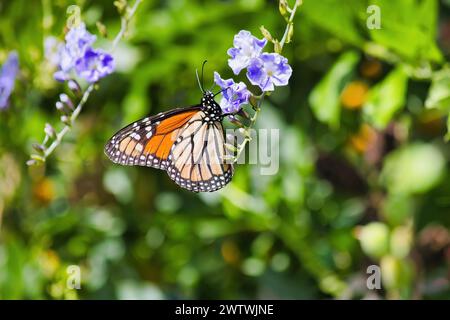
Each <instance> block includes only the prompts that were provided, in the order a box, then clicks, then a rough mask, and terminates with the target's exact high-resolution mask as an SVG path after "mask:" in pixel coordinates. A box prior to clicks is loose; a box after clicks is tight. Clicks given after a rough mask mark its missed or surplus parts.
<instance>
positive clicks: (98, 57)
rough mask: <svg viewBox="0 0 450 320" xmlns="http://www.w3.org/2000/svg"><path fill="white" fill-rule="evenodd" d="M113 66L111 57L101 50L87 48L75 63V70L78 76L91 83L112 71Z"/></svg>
mask: <svg viewBox="0 0 450 320" xmlns="http://www.w3.org/2000/svg"><path fill="white" fill-rule="evenodd" d="M114 68H115V63H114V59H113V57H112V56H111V55H110V54H108V53H106V52H104V51H103V50H100V49H97V50H94V49H92V48H89V49H88V50H87V51H86V52H85V53H84V56H83V57H81V58H79V59H78V60H77V61H76V63H75V70H76V72H77V74H78V75H79V76H80V77H83V78H84V79H86V81H88V82H90V83H93V82H97V81H98V80H99V79H100V78H103V77H104V76H106V75H108V74H110V73H112V72H113V71H114Z"/></svg>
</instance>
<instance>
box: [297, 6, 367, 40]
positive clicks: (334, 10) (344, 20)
mask: <svg viewBox="0 0 450 320" xmlns="http://www.w3.org/2000/svg"><path fill="white" fill-rule="evenodd" d="M301 12H302V13H304V14H305V15H306V16H307V17H308V18H309V19H311V20H312V21H313V22H314V23H315V24H317V25H318V26H320V27H321V28H322V29H324V30H326V31H328V32H330V33H331V34H333V35H334V36H336V37H338V38H339V39H342V40H344V41H346V42H348V43H351V44H354V45H357V46H361V45H362V44H363V43H364V39H363V37H362V35H361V33H360V31H359V30H360V28H359V26H358V21H357V17H358V16H359V15H360V13H361V12H365V4H364V3H363V2H362V1H360V0H347V1H342V2H341V3H339V5H336V1H335V0H321V1H303V5H302V8H301ZM324 17H326V18H324Z"/></svg>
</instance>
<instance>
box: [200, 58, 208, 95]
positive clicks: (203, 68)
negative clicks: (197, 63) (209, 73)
mask: <svg viewBox="0 0 450 320" xmlns="http://www.w3.org/2000/svg"><path fill="white" fill-rule="evenodd" d="M206 62H208V60H205V61H203V63H202V79H201V80H202V90H203V73H204V70H205V64H206ZM203 92H205V91H204V90H203Z"/></svg>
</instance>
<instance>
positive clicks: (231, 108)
mask: <svg viewBox="0 0 450 320" xmlns="http://www.w3.org/2000/svg"><path fill="white" fill-rule="evenodd" d="M214 82H215V83H216V84H217V85H218V86H219V87H220V88H221V89H222V90H223V91H222V99H221V100H220V103H219V104H220V107H221V108H222V110H223V111H224V112H226V113H235V112H238V111H239V110H240V109H241V108H242V105H243V104H246V103H248V99H249V98H250V92H249V91H248V90H247V86H246V85H245V83H243V82H239V83H235V82H234V80H233V79H227V80H224V79H222V78H221V77H220V75H219V74H218V73H217V72H214Z"/></svg>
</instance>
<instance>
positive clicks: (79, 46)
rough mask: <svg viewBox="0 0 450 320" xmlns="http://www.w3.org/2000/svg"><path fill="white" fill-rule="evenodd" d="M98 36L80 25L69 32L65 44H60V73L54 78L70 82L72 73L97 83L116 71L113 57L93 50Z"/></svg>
mask: <svg viewBox="0 0 450 320" xmlns="http://www.w3.org/2000/svg"><path fill="white" fill-rule="evenodd" d="M95 40H96V36H95V35H93V34H91V33H90V32H89V31H87V30H86V25H85V24H84V23H80V24H79V25H78V26H76V27H73V28H71V29H70V30H69V32H67V34H66V36H65V43H60V44H58V63H57V64H58V71H56V72H55V74H54V77H55V79H56V80H58V81H66V80H70V79H71V78H72V77H71V74H72V71H73V70H75V71H76V73H77V75H78V76H80V77H83V78H85V79H86V80H87V81H88V82H91V83H92V82H96V81H98V80H99V79H100V78H102V77H104V76H105V75H107V74H110V73H111V72H112V71H113V70H114V60H113V57H112V56H111V55H109V54H107V53H105V52H103V51H101V50H95V49H93V48H92V44H93V43H94V42H95Z"/></svg>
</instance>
